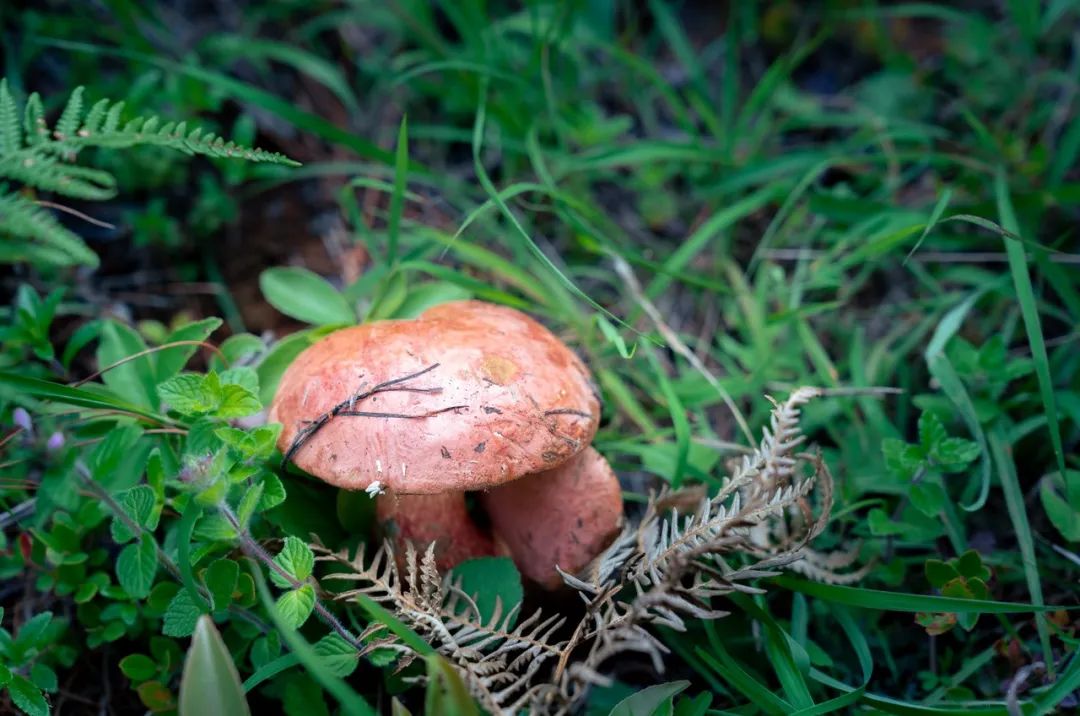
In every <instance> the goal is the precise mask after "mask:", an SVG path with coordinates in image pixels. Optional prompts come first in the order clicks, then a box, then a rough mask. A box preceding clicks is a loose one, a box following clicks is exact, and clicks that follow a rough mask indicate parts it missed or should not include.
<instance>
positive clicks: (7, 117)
mask: <svg viewBox="0 0 1080 716" xmlns="http://www.w3.org/2000/svg"><path fill="white" fill-rule="evenodd" d="M21 147H22V131H21V130H20V129H19V108H18V107H17V106H16V105H15V98H14V97H12V96H11V93H10V92H8V86H7V80H6V79H0V156H3V155H5V154H10V153H11V152H16V151H18V150H19V149H20V148H21Z"/></svg>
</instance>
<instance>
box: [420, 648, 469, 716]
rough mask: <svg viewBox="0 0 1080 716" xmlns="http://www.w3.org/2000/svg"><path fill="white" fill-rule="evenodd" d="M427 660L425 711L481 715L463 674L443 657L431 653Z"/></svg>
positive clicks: (454, 715) (447, 715) (428, 712)
mask: <svg viewBox="0 0 1080 716" xmlns="http://www.w3.org/2000/svg"><path fill="white" fill-rule="evenodd" d="M424 661H426V662H427V692H426V693H425V696H424V713H427V714H444V715H445V716H480V710H479V709H478V708H477V707H476V702H475V701H473V698H472V696H470V695H469V690H468V689H467V688H466V687H465V682H464V681H462V680H461V675H460V674H459V673H458V672H457V670H456V669H455V668H454V667H453V666H452V665H451V664H450V662H448V661H447V660H446V659H444V658H443V657H441V656H439V655H438V654H429V655H428V656H426V657H424Z"/></svg>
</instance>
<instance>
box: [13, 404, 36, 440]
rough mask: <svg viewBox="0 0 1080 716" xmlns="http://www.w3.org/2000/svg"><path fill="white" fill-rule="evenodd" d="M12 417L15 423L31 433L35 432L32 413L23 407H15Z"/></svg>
mask: <svg viewBox="0 0 1080 716" xmlns="http://www.w3.org/2000/svg"><path fill="white" fill-rule="evenodd" d="M11 419H12V420H14V421H15V425H17V426H18V427H20V428H22V429H23V430H25V431H26V432H27V433H29V434H30V435H33V434H34V421H33V420H32V419H31V418H30V413H28V412H26V410H25V409H23V408H15V410H13V411H12V412H11Z"/></svg>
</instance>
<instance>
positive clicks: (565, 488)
mask: <svg viewBox="0 0 1080 716" xmlns="http://www.w3.org/2000/svg"><path fill="white" fill-rule="evenodd" d="M482 499H483V504H484V508H485V511H486V512H487V515H488V518H489V519H490V520H491V526H492V531H493V533H494V537H495V543H496V549H499V551H502V549H503V548H505V550H506V551H508V552H509V553H510V555H511V556H512V557H513V559H514V562H515V563H516V564H517V566H518V569H520V570H521V573H522V574H523V575H524V576H526V577H528V578H529V579H531V580H533V581H534V582H537V583H539V584H540V585H542V586H544V587H545V588H547V589H556V588H558V587H559V586H560V585H561V584H562V577H560V576H559V573H558V572H557V571H556V570H555V567H556V566H558V567H559V568H560V569H562V570H563V571H564V572H569V573H571V574H573V573H575V572H579V571H580V570H581V569H582V568H584V567H585V566H586V565H588V564H589V562H591V561H592V560H593V559H595V558H596V556H597V555H599V554H600V553H601V552H602V551H603V550H604V549H605V548H606V547H607V546H608V545H609V544H610V543H611V540H612V539H613V538H614V536H615V535H616V534H617V533H618V531H619V528H620V527H621V526H622V519H623V511H622V491H621V490H620V488H619V480H618V478H617V477H616V476H615V473H614V472H612V470H611V467H610V466H609V465H608V463H607V461H606V460H605V459H604V458H603V456H601V455H600V453H598V452H597V451H596V450H594V449H593V448H591V447H590V448H586V449H585V450H582V451H581V452H580V453H578V454H577V455H575V456H574V457H572V458H570V459H569V460H567V461H566V462H564V463H563V464H562V465H560V466H559V467H556V468H554V469H551V470H545V471H543V472H536V473H533V474H531V475H526V476H525V477H522V478H520V479H518V480H515V481H513V482H510V483H507V484H505V485H500V486H499V487H496V488H493V489H491V490H489V491H488V492H486V493H484V494H483V497H482Z"/></svg>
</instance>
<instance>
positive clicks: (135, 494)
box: [111, 485, 159, 544]
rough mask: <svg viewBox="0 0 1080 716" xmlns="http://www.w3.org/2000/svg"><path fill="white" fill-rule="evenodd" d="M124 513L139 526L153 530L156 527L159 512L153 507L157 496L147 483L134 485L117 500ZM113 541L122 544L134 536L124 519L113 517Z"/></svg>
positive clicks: (155, 504)
mask: <svg viewBox="0 0 1080 716" xmlns="http://www.w3.org/2000/svg"><path fill="white" fill-rule="evenodd" d="M119 502H120V506H121V507H122V508H123V509H124V514H125V515H127V516H128V518H129V519H130V520H131V521H132V522H134V523H135V524H136V525H139V526H140V527H145V528H146V529H149V530H151V531H153V530H154V529H155V528H156V527H157V522H158V517H159V513H158V512H157V510H156V509H155V507H156V506H157V498H156V497H155V495H154V491H153V489H151V488H150V487H149V486H147V485H136V486H135V487H133V488H131V489H130V490H127V491H126V492H125V493H124V495H123V497H121V498H120V500H119ZM111 532H112V538H113V541H115V542H116V543H118V544H123V543H124V542H127V541H129V540H131V539H134V538H135V535H134V534H133V533H132V532H131V530H129V529H128V526H127V525H126V524H124V521H123V520H121V519H120V518H118V517H114V518H113V521H112V525H111Z"/></svg>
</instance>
